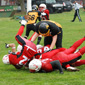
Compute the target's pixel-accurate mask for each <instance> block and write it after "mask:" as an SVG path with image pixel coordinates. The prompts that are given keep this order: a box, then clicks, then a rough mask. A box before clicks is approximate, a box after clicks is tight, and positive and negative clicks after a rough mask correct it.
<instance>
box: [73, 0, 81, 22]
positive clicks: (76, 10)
mask: <svg viewBox="0 0 85 85" xmlns="http://www.w3.org/2000/svg"><path fill="white" fill-rule="evenodd" d="M74 8H75V14H74V18H73V20H72V22H74V21H75V19H76V17H77V16H78V19H79V21H80V22H82V20H81V18H80V15H79V9H80V5H79V4H78V3H77V1H74Z"/></svg>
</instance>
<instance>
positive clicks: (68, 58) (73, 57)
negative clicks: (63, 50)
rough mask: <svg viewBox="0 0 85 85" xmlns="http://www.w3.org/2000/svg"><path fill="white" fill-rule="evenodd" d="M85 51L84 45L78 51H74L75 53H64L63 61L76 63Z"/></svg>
mask: <svg viewBox="0 0 85 85" xmlns="http://www.w3.org/2000/svg"><path fill="white" fill-rule="evenodd" d="M84 53H85V46H84V47H82V48H81V49H80V50H79V51H78V52H77V53H73V54H69V55H65V56H66V57H65V56H64V55H63V56H64V57H65V58H64V60H63V61H62V62H63V63H67V64H69V63H74V62H76V61H77V60H79V59H80V58H81V55H83V54H84Z"/></svg>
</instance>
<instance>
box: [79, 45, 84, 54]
mask: <svg viewBox="0 0 85 85" xmlns="http://www.w3.org/2000/svg"><path fill="white" fill-rule="evenodd" d="M79 52H80V53H81V54H82V55H83V54H84V53H85V46H84V47H82V48H81V49H80V50H79Z"/></svg>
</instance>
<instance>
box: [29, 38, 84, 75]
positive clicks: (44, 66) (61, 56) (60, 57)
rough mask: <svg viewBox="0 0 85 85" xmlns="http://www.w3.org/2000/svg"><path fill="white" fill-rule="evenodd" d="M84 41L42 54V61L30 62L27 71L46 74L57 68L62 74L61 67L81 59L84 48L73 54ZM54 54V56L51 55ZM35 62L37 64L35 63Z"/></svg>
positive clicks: (82, 39)
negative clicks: (67, 47) (41, 71)
mask: <svg viewBox="0 0 85 85" xmlns="http://www.w3.org/2000/svg"><path fill="white" fill-rule="evenodd" d="M84 41H85V37H83V38H81V39H80V40H78V41H76V42H75V43H74V44H73V45H72V46H71V47H70V48H69V49H64V48H60V49H57V50H52V51H50V52H47V53H44V54H42V57H41V58H42V59H41V60H39V59H38V61H39V63H38V61H37V59H36V60H35V59H34V61H33V60H32V61H31V62H30V63H29V69H30V71H31V72H35V71H39V70H44V71H46V72H51V71H53V70H54V69H56V68H57V67H58V68H59V70H60V73H63V71H62V69H61V65H66V64H70V63H74V62H76V61H77V60H78V59H80V58H81V55H83V54H84V53H85V46H84V47H82V48H81V49H80V50H79V51H78V52H76V53H74V52H75V50H76V49H77V48H78V47H79V46H80V45H81V44H82V43H83V42H84ZM53 52H54V54H53ZM36 62H37V63H36Z"/></svg>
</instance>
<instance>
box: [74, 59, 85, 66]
mask: <svg viewBox="0 0 85 85" xmlns="http://www.w3.org/2000/svg"><path fill="white" fill-rule="evenodd" d="M74 64H75V66H81V65H84V64H85V60H79V61H76V62H75V63H74Z"/></svg>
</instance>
